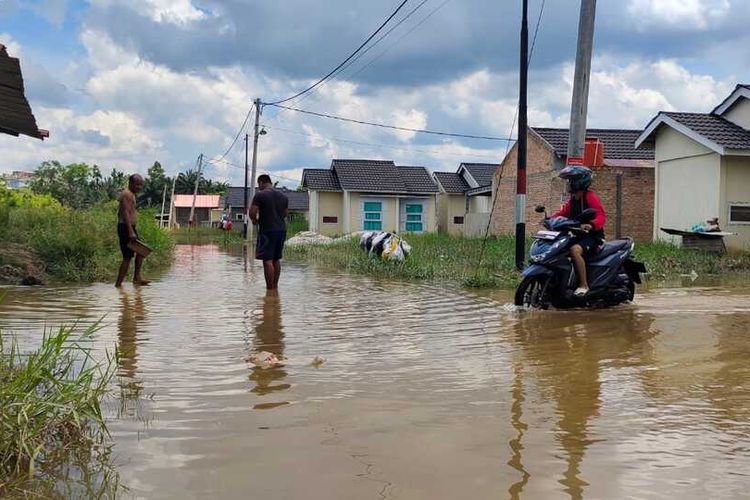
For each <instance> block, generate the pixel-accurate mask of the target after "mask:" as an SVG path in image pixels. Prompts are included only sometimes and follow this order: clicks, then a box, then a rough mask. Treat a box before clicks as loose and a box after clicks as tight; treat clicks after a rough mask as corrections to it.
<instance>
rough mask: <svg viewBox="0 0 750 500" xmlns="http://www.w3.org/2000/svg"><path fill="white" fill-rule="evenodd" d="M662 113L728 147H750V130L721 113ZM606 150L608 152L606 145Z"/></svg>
mask: <svg viewBox="0 0 750 500" xmlns="http://www.w3.org/2000/svg"><path fill="white" fill-rule="evenodd" d="M662 113H663V114H664V115H666V116H668V117H670V118H672V119H673V120H675V121H677V122H679V123H680V124H682V125H684V126H686V127H688V128H689V129H690V130H692V131H693V132H695V133H697V134H699V135H702V136H703V137H705V138H706V139H708V140H710V141H712V142H715V143H716V144H718V145H720V146H723V147H725V148H727V149H750V130H745V129H744V128H742V127H740V126H739V125H737V124H734V123H732V122H730V121H729V120H727V119H725V118H723V117H721V116H719V115H714V114H709V113H677V112H671V111H663V112H662ZM604 151H605V153H606V151H607V149H606V146H605V149H604Z"/></svg>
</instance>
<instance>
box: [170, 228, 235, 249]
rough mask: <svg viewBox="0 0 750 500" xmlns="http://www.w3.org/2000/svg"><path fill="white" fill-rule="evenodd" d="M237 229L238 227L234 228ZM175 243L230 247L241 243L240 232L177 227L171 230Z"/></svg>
mask: <svg viewBox="0 0 750 500" xmlns="http://www.w3.org/2000/svg"><path fill="white" fill-rule="evenodd" d="M235 227H238V226H235ZM171 234H172V237H173V238H174V240H175V241H176V242H177V243H180V244H184V245H206V244H217V245H232V244H238V243H242V231H237V230H234V229H233V230H232V231H222V230H221V229H218V228H215V227H203V226H201V227H179V228H175V229H172V230H171Z"/></svg>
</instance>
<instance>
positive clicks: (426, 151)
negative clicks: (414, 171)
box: [264, 125, 497, 160]
mask: <svg viewBox="0 0 750 500" xmlns="http://www.w3.org/2000/svg"><path fill="white" fill-rule="evenodd" d="M264 127H265V128H267V129H270V130H279V131H282V132H286V133H289V134H295V135H301V136H306V137H313V138H322V139H325V140H328V141H331V142H341V143H345V144H355V145H358V146H368V147H372V148H389V149H393V150H396V151H406V152H409V153H412V152H417V153H424V154H427V155H430V156H456V157H467V156H471V157H475V158H484V159H487V160H489V159H497V156H495V155H489V154H487V155H479V154H474V153H445V152H441V151H435V150H429V149H420V148H409V147H401V146H396V145H394V144H376V143H371V142H361V141H353V140H350V139H342V138H340V137H330V136H324V135H316V134H307V133H305V132H299V131H296V130H289V129H285V128H282V127H277V126H273V127H271V126H269V125H264Z"/></svg>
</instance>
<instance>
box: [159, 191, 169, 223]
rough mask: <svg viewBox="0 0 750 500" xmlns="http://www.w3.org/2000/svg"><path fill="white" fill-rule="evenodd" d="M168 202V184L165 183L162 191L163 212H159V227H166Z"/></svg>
mask: <svg viewBox="0 0 750 500" xmlns="http://www.w3.org/2000/svg"><path fill="white" fill-rule="evenodd" d="M166 202H167V185H166V184H164V189H163V190H162V193H161V212H160V213H159V227H160V228H161V227H164V205H165V204H166Z"/></svg>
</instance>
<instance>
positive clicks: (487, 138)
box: [269, 104, 515, 141]
mask: <svg viewBox="0 0 750 500" xmlns="http://www.w3.org/2000/svg"><path fill="white" fill-rule="evenodd" d="M269 106H274V107H277V108H281V109H286V110H289V111H296V112H297V113H303V114H306V115H312V116H318V117H321V118H329V119H331V120H339V121H342V122H349V123H357V124H359V125H369V126H371V127H380V128H387V129H391V130H401V131H404V132H415V133H419V134H432V135H441V136H446V137H461V138H465V139H481V140H485V141H514V140H515V139H513V138H512V137H507V138H506V137H492V136H486V135H472V134H459V133H454V132H440V131H437V130H425V129H418V128H410V127H399V126H396V125H387V124H385V123H374V122H367V121H364V120H355V119H353V118H345V117H343V116H336V115H331V114H328V113H318V112H316V111H308V110H306V109H299V108H294V107H291V106H282V105H281V104H269Z"/></svg>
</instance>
